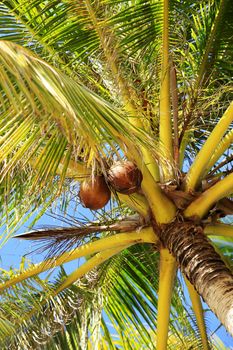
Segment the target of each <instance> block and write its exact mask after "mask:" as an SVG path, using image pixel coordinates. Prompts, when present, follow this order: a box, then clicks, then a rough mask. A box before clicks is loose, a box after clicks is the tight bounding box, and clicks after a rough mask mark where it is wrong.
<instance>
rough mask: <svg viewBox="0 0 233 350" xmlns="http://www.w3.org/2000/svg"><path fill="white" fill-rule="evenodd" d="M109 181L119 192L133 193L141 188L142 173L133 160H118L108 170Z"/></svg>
mask: <svg viewBox="0 0 233 350" xmlns="http://www.w3.org/2000/svg"><path fill="white" fill-rule="evenodd" d="M108 182H109V184H110V185H111V187H112V188H113V189H115V190H116V191H117V192H120V193H123V194H131V193H134V192H137V191H138V190H139V189H140V187H141V182H142V173H141V171H140V170H139V169H138V168H137V166H136V165H135V164H134V163H133V162H131V161H129V160H127V161H118V162H115V163H114V164H113V165H112V166H111V168H110V169H109V170H108Z"/></svg>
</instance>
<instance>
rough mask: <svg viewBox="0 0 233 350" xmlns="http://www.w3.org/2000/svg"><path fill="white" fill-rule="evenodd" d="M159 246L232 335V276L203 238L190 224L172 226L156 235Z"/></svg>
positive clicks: (165, 226) (163, 228)
mask: <svg viewBox="0 0 233 350" xmlns="http://www.w3.org/2000/svg"><path fill="white" fill-rule="evenodd" d="M156 232H157V234H158V235H159V238H160V240H161V241H162V243H163V245H164V246H165V247H166V248H167V249H168V250H169V251H170V253H171V254H172V255H173V256H174V257H175V258H176V260H177V262H178V263H179V265H180V268H181V270H182V272H183V273H184V274H185V276H186V277H187V278H188V280H189V281H190V282H191V283H192V285H193V286H194V287H195V289H196V290H197V292H198V293H199V294H200V295H201V296H202V298H203V299H204V301H205V302H206V303H207V304H208V306H209V307H210V309H211V310H212V311H213V312H214V313H215V314H216V316H217V317H218V319H219V320H220V321H221V322H222V323H223V325H224V326H225V327H226V329H227V330H228V331H229V333H230V334H231V335H233V274H232V273H231V271H230V270H229V268H228V267H227V266H226V265H225V263H224V262H223V260H222V258H221V257H220V255H219V254H218V253H217V252H216V251H215V249H214V248H213V246H212V244H211V242H210V240H209V239H208V238H207V237H206V236H205V235H204V233H203V228H202V227H201V226H198V225H195V224H194V223H192V222H177V221H176V222H173V223H171V224H167V225H164V226H163V227H162V229H161V230H160V232H158V227H157V226H156Z"/></svg>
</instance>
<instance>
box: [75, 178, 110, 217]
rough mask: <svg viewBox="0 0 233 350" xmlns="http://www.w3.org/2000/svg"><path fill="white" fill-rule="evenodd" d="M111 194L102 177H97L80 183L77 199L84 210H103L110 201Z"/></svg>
mask: <svg viewBox="0 0 233 350" xmlns="http://www.w3.org/2000/svg"><path fill="white" fill-rule="evenodd" d="M110 197H111V192H110V190H109V188H108V186H107V184H106V182H105V179H104V177H103V176H102V175H97V176H95V177H94V179H93V178H91V179H88V180H85V181H84V182H82V184H81V186H80V191H79V198H80V200H81V203H82V205H83V206H84V207H85V208H89V209H91V210H97V209H101V208H103V207H104V206H105V205H106V204H107V203H108V201H109V200H110Z"/></svg>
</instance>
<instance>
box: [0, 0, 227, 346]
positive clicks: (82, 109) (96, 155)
mask: <svg viewBox="0 0 233 350" xmlns="http://www.w3.org/2000/svg"><path fill="white" fill-rule="evenodd" d="M232 12H233V8H232V4H231V1H230V0H208V1H207V0H201V1H191V0H190V1H180V0H170V1H168V0H164V1H159V0H154V1H148V0H140V1H138V0H137V1H133V2H132V1H122V2H113V1H99V2H98V3H97V2H92V1H90V0H80V1H79V2H78V3H77V2H76V1H72V0H64V1H50V2H48V1H45V0H44V1H43V0H39V1H38V0H31V1H28V2H25V1H24V0H8V1H7V0H4V1H3V2H2V5H0V18H1V22H0V23H1V27H0V28H1V29H0V34H1V41H0V47H1V51H0V74H1V85H0V87H1V113H2V114H1V128H0V130H1V140H0V162H1V178H0V181H1V193H2V196H1V217H2V224H3V225H6V226H7V229H6V236H5V238H4V239H6V238H8V237H10V235H12V234H13V233H15V232H16V231H17V229H18V228H19V226H20V225H22V224H23V223H24V222H25V221H26V220H28V218H29V217H30V216H32V215H33V214H35V212H37V213H38V211H39V213H38V214H37V216H36V219H35V220H34V221H36V220H37V219H38V218H39V217H40V216H41V215H43V213H45V211H46V210H47V209H48V208H51V207H52V206H53V205H54V203H55V202H56V201H58V200H61V201H62V204H61V208H62V209H61V210H62V211H63V213H65V212H66V210H67V206H68V204H73V203H74V204H75V205H77V204H80V200H79V197H78V188H77V184H78V183H81V184H84V183H86V182H87V181H92V182H91V183H92V184H94V185H96V181H97V180H96V179H97V177H98V178H99V177H101V179H102V180H101V181H102V183H103V186H104V188H105V191H109V189H110V190H111V194H112V205H111V207H110V209H108V210H107V209H106V210H104V209H103V210H100V211H98V212H96V213H94V218H93V220H92V221H91V222H88V223H86V224H85V225H84V224H83V222H81V221H79V222H78V224H77V222H76V225H75V227H74V226H72V227H68V228H62V229H61V228H59V229H57V230H44V231H39V232H32V233H28V234H25V235H24V238H25V239H35V240H38V239H39V241H44V240H45V241H46V242H47V243H46V247H47V248H50V250H49V254H48V257H47V259H46V260H45V261H44V262H42V263H41V264H38V265H35V266H31V267H29V268H28V269H25V270H23V271H20V273H19V274H16V275H13V276H12V274H10V275H9V276H10V277H9V278H8V279H6V278H5V275H4V276H3V277H4V278H3V282H2V283H1V285H0V289H1V291H2V292H3V293H7V294H6V295H8V297H9V292H8V290H10V291H12V290H15V291H18V292H19V293H22V292H23V291H24V289H23V291H19V290H18V288H19V287H18V283H20V284H21V286H22V285H23V286H24V285H25V286H27V287H28V288H29V287H30V288H29V289H30V290H32V289H33V286H34V283H35V279H36V278H37V277H35V276H36V275H37V274H39V273H41V272H43V271H46V270H49V269H50V268H51V267H55V266H59V265H61V264H62V263H65V262H67V261H71V260H74V259H77V258H79V257H83V256H85V257H87V258H86V261H85V262H84V263H83V265H82V266H81V267H79V268H78V269H77V270H75V271H74V272H73V273H72V274H70V275H69V276H66V277H65V278H63V279H62V280H61V281H60V283H58V284H57V285H55V286H54V288H52V287H51V286H50V285H48V284H46V283H45V284H44V283H41V284H40V288H39V289H38V290H37V291H36V292H35V293H32V294H33V297H32V298H31V306H30V303H29V301H28V300H27V301H26V300H25V303H24V306H23V307H22V310H24V311H25V312H26V314H27V317H26V319H27V320H28V319H31V320H32V323H33V322H34V321H35V313H36V311H38V300H40V299H39V298H40V297H39V295H38V294H39V293H41V295H42V296H43V297H42V302H41V308H42V311H43V312H44V309H43V308H44V306H45V305H46V302H48V300H50V301H51V300H54V298H56V297H57V298H58V297H59V295H61V294H62V293H64V291H65V290H69V287H70V286H72V284H73V283H75V282H76V281H77V280H79V279H80V278H84V277H83V276H84V275H86V274H87V273H89V271H91V270H93V269H97V270H98V269H100V271H101V268H100V267H99V265H101V264H103V262H106V263H105V264H104V265H101V266H104V267H102V270H103V271H106V269H107V267H108V263H107V262H108V261H110V262H111V261H112V260H111V259H110V258H111V257H113V256H116V255H119V256H120V257H122V256H124V254H131V255H132V252H134V248H135V247H134V245H135V244H137V248H135V249H136V251H137V249H138V251H139V252H141V250H144V254H143V256H146V257H147V259H149V260H150V261H152V260H153V261H154V263H155V264H156V266H157V265H158V274H159V283H158V298H156V305H155V306H156V308H157V312H156V334H157V340H156V349H158V350H162V349H166V348H167V339H168V334H169V319H170V312H171V299H172V294H173V292H174V291H175V290H176V288H177V287H176V279H177V274H176V272H177V270H178V269H180V271H181V273H182V274H183V275H184V276H185V280H186V283H187V287H188V290H189V293H190V298H191V300H192V304H193V310H194V312H195V314H196V319H197V326H198V329H199V332H200V338H201V340H202V348H203V349H209V345H208V340H207V336H206V327H205V323H204V318H203V310H202V305H201V301H200V297H202V298H203V299H204V301H205V302H206V303H207V304H208V306H209V308H210V309H211V310H212V311H213V312H214V313H215V314H216V316H217V317H218V319H219V320H220V322H221V323H222V324H223V325H224V326H225V327H226V329H227V330H228V331H229V333H230V334H231V335H232V334H233V326H232V325H233V322H232V319H233V276H232V269H231V267H230V264H229V263H228V262H227V261H226V259H225V257H223V256H222V253H221V251H219V250H218V248H217V245H216V240H215V239H214V237H215V236H220V241H221V243H223V242H227V240H228V239H229V238H232V236H233V229H232V226H231V225H230V224H227V223H226V222H225V223H224V221H223V218H225V217H226V216H227V215H231V214H232V213H233V204H232V201H231V195H232V188H233V174H232V171H231V161H232V155H231V153H230V151H231V149H232V145H231V143H232V136H233V133H232V130H231V129H230V127H231V125H232V120H233V103H232V102H231V100H232V86H231V84H230V80H231V78H232V67H231V63H232V58H233V53H232V27H233V22H232V18H233V16H232V15H233V13H232ZM117 161H118V162H120V163H117V166H118V170H119V165H120V167H121V169H122V167H123V171H126V173H127V174H128V175H129V172H127V171H128V170H129V169H131V170H132V169H133V175H134V176H133V180H132V179H131V181H134V183H133V186H132V183H131V184H128V185H127V186H126V187H125V186H123V187H124V188H119V184H118V185H117V186H116V177H115V176H116V173H115V172H113V169H114V167H115V169H116V168H117V166H116V162H117ZM129 161H130V162H131V163H129ZM129 164H130V165H129ZM121 171H122V170H121ZM135 174H136V175H135ZM110 175H112V176H110ZM106 184H107V185H108V187H109V189H107V190H106ZM82 186H83V185H81V188H82ZM89 186H90V183H89ZM94 189H95V186H93V188H92V190H93V191H94ZM82 201H83V199H82ZM89 207H91V206H90V205H89ZM93 237H96V238H98V239H95V240H93V239H92V238H93ZM80 244H81V246H80ZM145 246H146V247H149V248H147V250H146V252H145ZM155 251H156V252H157V253H156V254H158V253H159V263H158V259H157V258H154V252H155ZM231 251H232V250H231ZM121 252H122V253H121ZM122 254H123V255H122ZM136 256H137V255H136ZM156 256H157V255H156ZM109 259H110V260H109ZM147 262H148V260H147ZM143 266H144V265H143ZM146 266H148V264H147V265H146ZM119 270H120V269H119V267H118V270H114V271H115V272H116V271H119ZM136 270H137V269H135V268H134V269H132V270H130V268H128V275H127V276H131V277H132V275H133V274H135V272H136ZM98 271H99V270H98ZM130 271H131V272H130ZM97 275H98V274H97ZM154 276H156V277H157V274H156V271H154ZM178 276H179V275H178ZM98 278H99V276H98ZM138 278H139V277H138ZM141 278H142V276H141ZM100 280H101V279H100ZM115 281H116V282H115V283H117V279H115ZM126 283H127V282H126ZM143 285H144V287H145V288H146V282H145V281H144V284H143ZM98 286H99V284H98ZM124 286H126V284H124ZM12 287H14V288H13V289H12ZM25 288H26V287H25ZM127 288H129V285H128V286H127ZM127 288H126V287H125V290H126V289H127ZM137 288H138V287H137V286H135V288H134V289H133V290H131V292H134V293H135V294H137ZM41 289H42V290H41ZM4 291H5V292H4ZM120 292H121V289H120V288H118V289H115V292H114V294H113V295H114V296H119V295H120ZM106 293H107V291H106V290H105V294H106ZM145 293H146V291H145ZM97 294H98V293H97ZM3 295H4V294H3ZM20 295H21V294H20ZM140 295H141V294H140ZM14 297H15V298H18V297H17V295H15V296H14ZM113 298H114V297H113ZM154 299H155V298H154ZM10 300H11V299H10ZM14 300H15V299H14ZM17 300H20V299H17ZM29 300H30V299H29ZM112 300H114V299H112ZM115 300H117V299H116V298H115ZM128 300H129V299H128ZM138 300H140V301H141V302H143V299H142V298H141V296H140V298H139V299H138ZM121 301H122V299H121ZM6 303H7V300H6ZM11 304H12V300H11ZM17 305H18V306H19V305H20V303H19V304H17ZM109 305H111V302H109ZM120 305H122V306H120V307H122V308H124V304H123V303H122V304H120ZM128 305H130V303H129V302H128ZM137 305H139V304H137ZM176 305H178V304H176ZM21 306H22V305H21ZM6 309H7V310H8V312H9V309H11V308H10V307H9V305H8V306H6ZM29 310H30V311H29ZM109 310H110V311H109V314H110V315H111V313H112V314H115V317H117V310H116V309H114V307H113V306H112V307H110V306H109ZM114 310H115V311H114ZM129 310H130V308H128V311H129ZM148 310H149V309H148ZM131 311H132V310H131ZM43 312H42V314H43ZM13 314H14V313H12V315H11V318H10V321H9V322H13V320H14V317H13ZM3 316H4V317H3V318H2V322H3V323H4V325H5V326H4V329H6V332H5V333H6V334H7V332H8V333H9V328H10V329H12V327H10V325H9V324H8V323H7V322H6V321H5V314H3ZM15 317H16V316H15ZM136 319H137V318H136V317H135V319H134V321H135V322H134V324H135V325H136V323H137V322H136ZM18 321H19V320H18ZM18 321H17V322H18ZM118 321H119V317H118ZM119 322H120V321H119ZM84 323H85V322H84ZM24 327H25V326H24ZM187 327H188V326H187ZM189 328H190V326H189ZM24 331H25V332H26V330H25V328H24ZM139 333H140V332H139ZM147 333H148V332H147ZM140 334H141V333H140ZM149 338H150V337H149V336H148V339H149ZM107 339H108V340H109V339H110V337H109V336H108V338H107ZM144 340H145V338H144ZM109 341H110V340H109ZM145 341H146V340H145ZM150 343H152V340H151V342H150Z"/></svg>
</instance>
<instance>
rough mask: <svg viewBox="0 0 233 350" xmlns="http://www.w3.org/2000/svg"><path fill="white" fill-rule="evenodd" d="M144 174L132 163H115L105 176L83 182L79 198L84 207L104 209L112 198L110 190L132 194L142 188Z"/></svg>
mask: <svg viewBox="0 0 233 350" xmlns="http://www.w3.org/2000/svg"><path fill="white" fill-rule="evenodd" d="M141 182H142V173H141V171H140V170H139V169H138V168H137V166H136V165H135V164H134V163H133V162H131V161H118V162H115V163H114V164H113V165H112V166H111V167H110V168H109V169H108V172H107V176H106V179H105V177H104V176H103V175H96V176H94V178H90V179H87V180H85V181H84V182H82V184H81V186H80V192H79V198H80V200H81V203H82V205H83V206H84V207H86V208H89V209H92V210H97V209H101V208H103V207H104V206H105V205H106V204H107V203H108V201H109V200H110V197H111V191H110V188H111V189H113V190H114V191H117V192H119V193H123V194H132V193H135V192H137V191H138V190H139V189H140V187H141Z"/></svg>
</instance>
